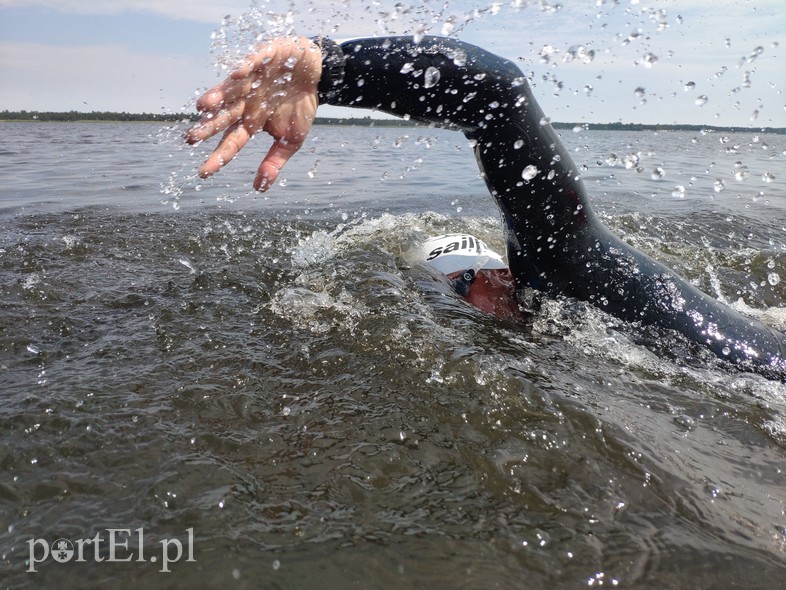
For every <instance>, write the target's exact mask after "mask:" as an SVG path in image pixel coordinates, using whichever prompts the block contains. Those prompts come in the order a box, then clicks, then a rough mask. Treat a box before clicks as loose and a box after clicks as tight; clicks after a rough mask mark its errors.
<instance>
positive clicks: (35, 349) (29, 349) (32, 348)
mask: <svg viewBox="0 0 786 590" xmlns="http://www.w3.org/2000/svg"><path fill="white" fill-rule="evenodd" d="M27 352H30V353H33V354H39V353H40V352H41V349H40V348H38V347H37V346H36V345H35V344H28V345H27Z"/></svg>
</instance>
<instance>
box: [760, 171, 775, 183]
mask: <svg viewBox="0 0 786 590" xmlns="http://www.w3.org/2000/svg"><path fill="white" fill-rule="evenodd" d="M761 179H762V180H763V181H764V182H767V183H770V182H774V181H775V175H774V174H773V173H772V172H765V173H764V174H762V175H761Z"/></svg>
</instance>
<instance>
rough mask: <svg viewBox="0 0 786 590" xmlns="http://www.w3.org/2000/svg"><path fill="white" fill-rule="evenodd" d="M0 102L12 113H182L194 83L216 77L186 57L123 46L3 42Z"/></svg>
mask: <svg viewBox="0 0 786 590" xmlns="http://www.w3.org/2000/svg"><path fill="white" fill-rule="evenodd" d="M0 79H2V80H3V85H2V89H0V102H1V103H2V104H3V108H6V109H8V110H22V109H24V110H37V111H48V110H53V111H69V110H77V111H93V110H95V111H104V110H110V111H126V112H152V113H161V112H164V111H166V112H178V111H179V110H180V109H181V107H182V106H184V105H185V103H186V102H188V101H189V99H191V98H193V96H194V91H195V89H196V84H197V83H199V82H200V81H202V82H210V81H211V80H214V79H215V74H214V73H213V74H211V67H210V65H209V64H205V63H202V60H199V59H194V58H192V57H190V56H187V55H161V56H151V55H149V54H142V53H135V52H133V51H130V50H129V49H128V48H127V47H124V46H120V45H103V46H82V47H57V48H53V47H51V46H48V45H41V44H35V43H2V44H0Z"/></svg>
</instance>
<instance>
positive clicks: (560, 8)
mask: <svg viewBox="0 0 786 590" xmlns="http://www.w3.org/2000/svg"><path fill="white" fill-rule="evenodd" d="M293 33H295V34H305V35H318V34H322V35H327V36H330V37H333V38H335V39H339V40H340V39H349V38H353V37H365V36H373V35H381V34H420V33H429V34H438V35H439V34H451V35H453V36H455V37H457V38H459V39H461V40H464V41H467V42H470V43H474V44H476V45H480V46H482V47H484V48H486V49H489V50H491V51H493V52H494V53H497V54H499V55H502V56H504V57H507V58H509V59H511V60H513V61H515V62H516V64H517V65H518V66H519V67H520V68H521V69H522V71H523V72H524V73H525V74H526V75H527V77H528V78H529V79H530V83H531V85H532V86H533V90H534V93H535V96H536V98H537V100H538V102H539V103H540V104H541V106H542V107H543V109H544V111H545V112H546V113H547V114H548V116H549V117H550V119H551V120H552V121H560V122H571V123H588V124H592V123H607V122H623V123H648V124H658V123H660V124H697V125H719V126H738V127H739V126H742V127H752V128H758V127H786V95H785V94H784V90H785V89H786V66H784V64H786V5H785V4H784V3H783V0H672V1H669V0H652V1H649V2H648V1H647V0H561V3H560V2H558V1H557V0H505V1H502V2H488V1H484V0H481V1H478V2H471V1H468V0H417V1H413V2H409V1H408V0H400V1H398V2H382V1H377V0H363V1H360V0H311V1H308V0H305V1H297V2H294V1H290V2H287V1H285V0H256V2H254V3H253V4H252V3H250V2H249V0H191V1H188V2H181V1H178V0H0V111H2V110H11V111H16V110H23V109H24V110H28V111H31V110H38V111H70V110H76V111H85V112H89V111H117V112H129V113H140V112H146V113H181V112H189V113H190V112H192V111H193V102H194V99H195V98H196V96H197V95H198V94H199V93H200V92H201V91H203V90H204V89H206V88H207V87H209V86H212V85H213V84H215V83H217V82H218V81H219V80H220V79H221V78H222V77H223V76H224V75H226V73H227V71H226V66H227V64H231V63H233V61H234V60H236V59H237V57H238V56H240V55H241V54H243V53H245V52H246V51H247V50H248V49H249V48H251V47H252V46H253V45H254V43H256V42H257V41H258V39H261V38H265V37H270V36H275V35H278V34H293ZM347 114H350V115H353V116H366V115H369V114H371V113H369V112H367V111H349V110H345V109H336V108H333V107H322V108H320V111H319V115H321V116H346V115H347Z"/></svg>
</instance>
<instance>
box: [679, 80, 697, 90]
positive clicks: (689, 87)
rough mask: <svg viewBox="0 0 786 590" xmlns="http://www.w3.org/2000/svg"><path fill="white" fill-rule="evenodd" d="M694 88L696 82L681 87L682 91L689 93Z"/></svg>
mask: <svg viewBox="0 0 786 590" xmlns="http://www.w3.org/2000/svg"><path fill="white" fill-rule="evenodd" d="M695 88H696V82H688V83H686V84H685V86H683V87H682V89H683V90H684V91H685V92H689V91H691V90H693V89H695Z"/></svg>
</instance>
